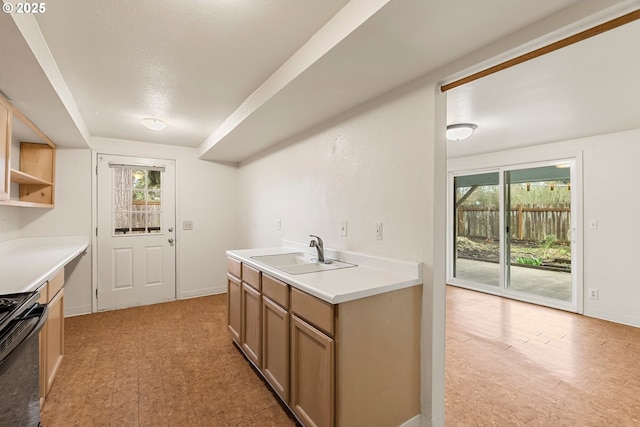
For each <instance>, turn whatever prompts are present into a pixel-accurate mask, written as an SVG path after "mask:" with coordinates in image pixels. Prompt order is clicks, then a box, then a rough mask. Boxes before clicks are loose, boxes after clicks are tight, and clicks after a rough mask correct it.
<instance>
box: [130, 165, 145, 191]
mask: <svg viewBox="0 0 640 427" xmlns="http://www.w3.org/2000/svg"><path fill="white" fill-rule="evenodd" d="M132 177H133V187H134V188H145V184H146V182H147V179H146V178H147V171H145V170H143V169H134V170H133V172H132Z"/></svg>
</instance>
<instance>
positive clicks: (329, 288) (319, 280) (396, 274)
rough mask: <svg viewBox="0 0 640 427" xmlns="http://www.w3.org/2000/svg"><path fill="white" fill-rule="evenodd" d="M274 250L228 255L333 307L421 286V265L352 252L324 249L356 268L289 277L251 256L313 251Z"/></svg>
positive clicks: (294, 247)
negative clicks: (354, 265) (333, 305)
mask: <svg viewBox="0 0 640 427" xmlns="http://www.w3.org/2000/svg"><path fill="white" fill-rule="evenodd" d="M283 244H284V245H283V246H281V247H275V248H260V249H239V250H230V251H227V255H228V256H230V257H232V258H235V259H237V260H239V261H241V262H244V263H247V264H250V265H252V266H253V267H255V268H258V269H259V270H262V271H263V272H265V273H267V274H269V275H270V276H273V277H275V278H277V279H280V280H282V281H283V282H286V283H288V284H290V285H291V286H293V287H295V288H298V289H300V290H302V291H305V292H307V293H309V294H311V295H314V296H316V297H318V298H320V299H322V300H324V301H326V302H329V303H331V304H339V303H343V302H347V301H352V300H356V299H360V298H365V297H368V296H373V295H377V294H381V293H385V292H390V291H395V290H398V289H403V288H408V287H411V286H415V285H420V284H422V263H420V262H410V261H399V260H392V259H387V258H379V257H373V256H368V255H363V254H356V253H352V252H338V251H332V250H327V249H325V256H326V257H328V258H332V259H335V260H339V261H345V262H349V263H352V264H356V265H357V266H356V267H351V268H341V269H336V270H327V271H320V272H315V273H305V274H288V273H286V272H284V271H282V270H280V269H278V268H275V267H272V266H270V265H268V264H264V263H262V262H260V261H256V260H255V259H253V258H252V257H254V256H261V255H271V254H286V253H292V252H306V253H309V254H313V253H315V249H313V248H311V249H313V252H310V251H309V250H308V248H306V247H304V246H300V244H297V243H295V242H287V241H283Z"/></svg>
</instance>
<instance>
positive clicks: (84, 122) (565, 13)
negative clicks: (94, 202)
mask: <svg viewBox="0 0 640 427" xmlns="http://www.w3.org/2000/svg"><path fill="white" fill-rule="evenodd" d="M2 1H3V2H4V3H9V2H10V1H9V0H2ZM634 1H636V0H544V1H538V2H531V1H529V0H510V1H509V2H504V1H503V0H482V1H477V0H449V1H447V2H443V1H439V0H351V1H347V0H322V1H320V0H316V1H304V2H302V1H299V0H242V1H241V0H216V1H213V0H199V1H191V2H175V1H167V0H155V1H152V0H139V1H135V2H131V1H125V0H110V1H100V0H65V1H57V2H49V3H47V11H46V13H44V14H41V15H36V19H33V17H31V16H16V15H11V16H10V15H7V14H2V15H0V39H2V40H3V43H2V44H0V56H1V57H2V58H3V62H5V63H11V64H13V65H14V66H13V67H6V68H5V67H0V90H2V91H3V92H5V93H6V94H7V95H8V96H9V97H10V98H11V99H12V101H13V102H14V103H15V104H16V105H18V106H19V107H20V108H21V109H22V110H23V111H24V112H25V113H26V114H27V115H28V116H30V117H31V118H32V119H33V120H34V122H36V123H37V124H38V125H39V126H40V127H41V128H42V129H43V130H44V131H45V133H47V134H48V135H49V136H50V137H51V138H53V139H54V140H55V141H56V142H57V143H58V145H59V146H70V147H71V146H81V145H82V142H83V141H84V144H88V143H90V138H91V137H107V138H119V139H126V140H133V141H143V142H151V143H161V144H173V145H183V146H191V147H199V148H200V154H201V157H202V158H204V159H209V160H222V161H232V162H237V161H240V160H243V159H245V158H247V157H248V156H250V155H251V154H253V153H255V152H257V151H259V150H261V149H263V148H265V147H267V146H269V145H271V144H273V143H275V142H278V141H280V140H283V139H286V138H288V137H291V136H292V135H294V134H296V133H299V132H302V131H304V130H306V129H309V128H311V127H313V126H315V125H317V124H319V123H321V122H323V121H325V120H328V119H329V118H331V117H333V116H335V115H337V114H339V113H341V112H343V111H345V110H347V109H349V108H352V107H353V106H356V105H358V104H360V103H362V102H364V101H366V100H368V99H370V98H372V97H374V96H376V95H379V94H382V93H384V92H386V91H388V90H390V89H392V88H394V87H397V86H399V85H401V84H403V83H405V82H408V81H410V80H412V79H415V78H417V77H419V76H421V75H424V74H426V73H429V72H432V71H434V70H436V69H442V68H441V67H443V66H445V65H446V64H448V63H451V62H452V61H455V60H457V59H459V58H464V57H473V58H475V55H477V54H478V52H480V51H481V50H482V48H483V47H484V46H488V45H491V44H492V43H493V45H496V44H497V45H498V47H501V45H500V42H501V40H504V38H505V37H507V36H509V35H510V34H512V33H514V32H517V31H520V33H522V31H523V29H526V28H530V27H535V26H538V27H540V28H542V29H543V30H544V31H553V30H556V29H558V28H560V27H562V26H563V25H566V23H567V22H569V21H570V20H568V18H567V17H569V18H570V17H575V18H576V19H581V18H584V15H580V13H585V12H580V11H582V10H589V11H591V13H595V12H597V11H598V10H600V9H605V8H607V7H611V6H612V5H614V4H624V3H630V2H634ZM572 14H573V15H572ZM574 15H575V16H574ZM11 18H13V21H15V22H12V19H11ZM29 18H31V21H32V22H31V21H29ZM542 24H544V25H542ZM20 32H22V35H21V34H20ZM532 34H533V32H532ZM633 36H635V37H636V38H635V40H638V35H637V33H636V34H632V35H630V36H629V37H633ZM21 37H24V39H22V40H21ZM520 37H521V38H520V39H518V40H517V41H518V42H519V41H520V40H521V39H522V40H521V41H522V42H526V41H528V40H526V39H524V38H523V37H526V36H522V35H521V36H520ZM5 40H11V42H10V44H7V43H6V42H5ZM629 40H633V39H628V40H627V42H626V44H627V45H628V44H629V43H630V42H629ZM634 47H635V46H634ZM598 49H601V47H599V48H598ZM607 49H608V48H604V50H607ZM636 49H637V47H636ZM587 50H589V48H588V49H587ZM482 59H486V58H479V60H482ZM618 60H619V59H615V60H614V61H616V62H608V63H618V62H617V61H618ZM571 61H572V60H570V61H569V62H570V63H571ZM468 65H469V64H468ZM569 65H570V64H563V65H560V66H555V65H551V66H549V65H543V66H541V69H539V70H533V71H532V70H528V69H527V70H525V69H524V68H523V71H522V72H521V74H517V71H518V69H517V68H514V69H513V71H509V72H510V73H514V75H513V76H512V77H511V78H510V79H509V81H503V82H502V83H498V84H499V86H501V87H507V85H512V84H514V82H515V83H516V84H517V85H518V87H520V86H523V87H529V88H530V89H529V94H530V96H533V95H535V94H536V93H537V94H538V98H537V99H538V100H540V99H542V100H544V101H547V102H548V101H549V100H550V99H553V100H554V104H563V103H565V102H566V103H569V104H571V102H573V101H574V100H576V99H579V98H577V96H578V95H579V94H581V93H582V90H581V89H580V90H578V92H579V93H578V94H576V93H573V92H571V91H570V90H564V91H557V90H556V87H557V86H556V87H553V86H550V87H549V88H548V89H545V86H546V85H548V84H549V82H553V81H554V77H553V73H550V71H555V70H558V71H565V73H564V74H563V75H561V76H560V77H559V78H562V79H566V78H569V80H571V81H574V80H578V79H576V78H575V76H574V75H573V74H572V73H571V72H570V70H569ZM528 66H529V65H527V67H528ZM39 67H41V68H42V69H40V68H39ZM444 68H446V67H444ZM601 68H602V67H601ZM604 68H607V67H604ZM610 68H615V67H610ZM43 70H44V71H43ZM591 70H592V68H587V69H585V68H581V69H580V72H579V74H580V76H581V79H580V80H584V81H585V82H589V81H591V80H590V77H589V75H588V74H589V73H588V72H591ZM456 71H457V70H456ZM587 71H588V72H587ZM505 73H507V72H503V73H500V74H499V75H496V76H495V77H490V78H486V79H483V80H481V81H478V82H476V83H474V84H473V86H471V85H469V86H467V87H466V88H460V89H456V90H455V91H452V92H450V93H449V97H448V99H449V108H450V111H449V120H450V121H451V120H454V121H458V120H463V121H474V122H477V123H478V124H479V128H478V131H477V133H476V134H474V136H473V137H472V138H473V140H475V141H476V142H477V143H478V146H479V145H480V143H481V142H482V144H481V145H482V147H484V148H483V149H486V147H489V146H490V145H489V144H488V143H487V142H486V141H489V140H490V141H492V142H496V141H498V140H500V141H507V142H509V143H513V142H514V141H516V140H517V141H518V143H519V141H521V139H522V138H516V137H515V136H513V135H512V134H509V133H507V131H506V130H505V128H504V127H503V128H502V130H501V131H500V132H499V133H491V132H492V131H493V132H497V130H500V128H499V127H498V126H497V125H495V123H498V122H500V120H501V119H500V117H505V118H507V117H508V119H509V120H503V122H508V123H510V124H511V125H514V124H517V123H520V121H518V120H521V121H526V120H527V118H528V119H531V117H532V116H531V113H530V112H527V111H523V112H521V113H517V112H516V107H515V105H518V106H521V105H523V104H524V105H532V104H535V105H539V104H536V103H535V102H534V99H527V102H525V103H519V102H516V101H512V102H511V103H510V104H506V100H507V99H509V98H510V97H509V94H510V93H513V92H512V90H504V91H503V94H502V95H497V94H496V92H495V90H494V89H492V86H491V84H492V82H493V81H494V80H497V78H498V76H502V75H505V76H507V74H505ZM622 74H624V73H622ZM501 78H506V77H501ZM597 81H598V82H602V81H603V80H602V78H599V79H598V80H597ZM522 82H525V83H524V84H523V83H522ZM599 84H600V83H599ZM636 87H637V86H636ZM565 89H566V88H565ZM465 90H466V92H465ZM489 94H490V95H489ZM523 96H524V95H523ZM561 98H564V99H565V100H564V101H563V100H562V99H561ZM520 99H524V98H520ZM536 102H537V101H536ZM587 103H588V102H587ZM456 105H462V106H464V105H466V106H467V107H468V108H466V109H465V108H462V107H456ZM507 105H508V108H505V106H507ZM573 108H576V105H575V103H574V107H573ZM542 110H544V108H543V109H542ZM534 111H536V110H535V109H534ZM506 113H509V114H508V115H507V114H506ZM539 113H540V109H538V110H537V111H536V114H535V115H536V116H539ZM149 116H154V117H159V118H161V119H163V120H165V121H166V122H167V123H168V124H169V127H168V128H167V129H166V130H165V131H162V132H153V131H150V130H147V129H145V128H143V127H142V126H141V125H140V123H139V121H140V119H142V118H144V117H149ZM610 116H614V114H610ZM636 117H638V116H637V115H636ZM492 123H493V124H492ZM636 127H640V126H636ZM537 128H538V133H535V134H533V133H530V132H527V135H529V134H531V135H533V136H534V137H535V138H533V137H531V138H528V141H529V142H526V143H532V142H531V141H534V142H538V141H541V140H544V139H549V138H550V136H549V135H548V134H544V133H542V131H541V129H546V128H547V126H538V127H537ZM548 129H550V130H554V131H555V128H551V127H549V128H548ZM496 135H502V136H505V137H501V138H496ZM506 136H509V137H508V138H507V137H506ZM481 138H486V139H482V140H481ZM471 141H472V140H471V139H470V140H467V142H469V144H470V143H471ZM523 143H525V142H523ZM469 144H468V145H467V146H463V145H460V147H463V148H458V146H455V145H453V144H452V145H450V149H451V150H450V151H451V152H452V153H454V154H455V153H460V152H462V151H464V150H467V149H468V147H469ZM496 147H497V145H496ZM461 150H462V151H461Z"/></svg>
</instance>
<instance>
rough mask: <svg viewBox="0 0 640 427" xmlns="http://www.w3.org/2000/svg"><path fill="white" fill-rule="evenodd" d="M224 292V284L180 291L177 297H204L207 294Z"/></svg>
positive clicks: (225, 289)
mask: <svg viewBox="0 0 640 427" xmlns="http://www.w3.org/2000/svg"><path fill="white" fill-rule="evenodd" d="M226 292H227V287H226V286H216V287H213V288H204V289H196V290H193V291H183V292H181V293H180V298H179V299H189V298H197V297H204V296H207V295H218V294H224V293H226Z"/></svg>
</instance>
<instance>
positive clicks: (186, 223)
mask: <svg viewBox="0 0 640 427" xmlns="http://www.w3.org/2000/svg"><path fill="white" fill-rule="evenodd" d="M182 229H183V230H187V231H188V230H193V221H182Z"/></svg>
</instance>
